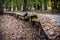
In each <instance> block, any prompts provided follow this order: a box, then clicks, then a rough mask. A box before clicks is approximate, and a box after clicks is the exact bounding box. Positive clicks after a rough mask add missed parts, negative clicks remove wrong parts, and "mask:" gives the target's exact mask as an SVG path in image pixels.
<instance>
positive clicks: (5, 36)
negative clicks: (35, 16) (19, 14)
mask: <svg viewBox="0 0 60 40" xmlns="http://www.w3.org/2000/svg"><path fill="white" fill-rule="evenodd" d="M0 40H50V39H49V38H48V37H47V36H46V34H45V32H44V31H43V30H42V28H41V24H40V23H39V22H27V21H24V20H21V19H19V20H18V19H17V18H16V17H14V16H11V15H7V14H6V15H0Z"/></svg>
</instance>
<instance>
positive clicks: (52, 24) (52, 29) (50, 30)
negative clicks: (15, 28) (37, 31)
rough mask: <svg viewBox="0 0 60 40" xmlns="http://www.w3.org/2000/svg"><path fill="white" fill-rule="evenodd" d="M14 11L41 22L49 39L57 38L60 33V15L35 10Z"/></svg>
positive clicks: (21, 16) (25, 17)
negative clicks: (40, 12)
mask: <svg viewBox="0 0 60 40" xmlns="http://www.w3.org/2000/svg"><path fill="white" fill-rule="evenodd" d="M7 13H8V12H7ZM12 13H14V14H16V15H19V16H20V18H24V19H27V18H29V19H30V21H38V22H40V23H41V25H42V29H43V30H44V32H45V33H46V35H47V36H48V38H49V39H55V38H56V37H57V36H59V35H60V27H58V26H60V21H59V20H60V15H52V14H44V15H43V14H39V13H34V12H12ZM12 13H10V14H12ZM26 14H27V15H26ZM24 15H26V16H24Z"/></svg>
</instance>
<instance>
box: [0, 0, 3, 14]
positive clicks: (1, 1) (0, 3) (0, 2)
mask: <svg viewBox="0 0 60 40" xmlns="http://www.w3.org/2000/svg"><path fill="white" fill-rule="evenodd" d="M3 3H4V0H0V14H3V5H2V4H3Z"/></svg>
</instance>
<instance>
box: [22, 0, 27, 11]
mask: <svg viewBox="0 0 60 40" xmlns="http://www.w3.org/2000/svg"><path fill="white" fill-rule="evenodd" d="M23 11H28V0H24V6H23Z"/></svg>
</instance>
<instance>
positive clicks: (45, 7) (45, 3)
mask: <svg viewBox="0 0 60 40" xmlns="http://www.w3.org/2000/svg"><path fill="white" fill-rule="evenodd" d="M47 1H48V0H44V10H47Z"/></svg>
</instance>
